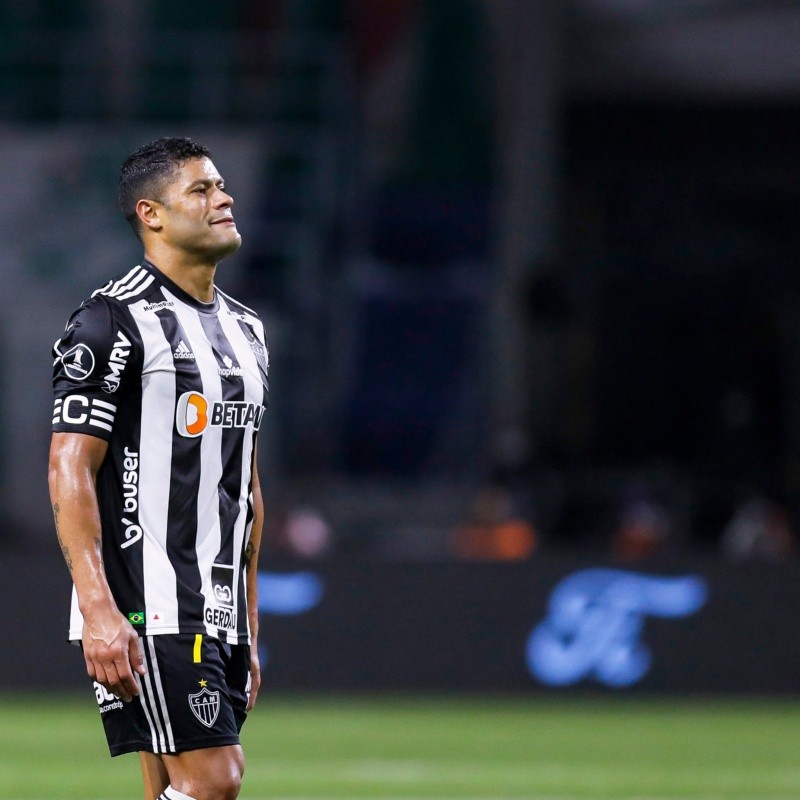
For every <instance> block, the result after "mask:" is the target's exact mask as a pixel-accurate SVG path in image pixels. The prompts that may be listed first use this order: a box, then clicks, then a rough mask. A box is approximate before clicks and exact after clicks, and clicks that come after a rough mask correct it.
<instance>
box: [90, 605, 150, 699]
mask: <svg viewBox="0 0 800 800" xmlns="http://www.w3.org/2000/svg"><path fill="white" fill-rule="evenodd" d="M83 657H84V660H85V661H86V671H87V672H88V673H89V675H90V677H91V678H92V679H93V680H95V681H97V682H98V683H99V684H101V685H102V686H104V687H105V688H106V689H107V690H108V691H109V692H111V693H112V694H115V695H117V697H119V698H120V699H121V700H122V701H123V702H125V703H129V702H130V701H131V700H132V699H133V698H134V697H135V696H136V695H138V694H139V683H138V681H137V678H136V676H137V675H144V674H145V672H146V671H147V669H146V667H145V665H144V658H143V657H142V651H141V644H140V640H139V636H138V635H137V633H136V631H135V630H134V629H133V626H132V625H131V624H130V622H128V620H126V619H125V617H123V616H122V614H120V613H119V611H117V610H116V609H113V610H111V609H109V610H106V611H104V612H103V613H96V614H92V615H91V616H85V617H84V621H83Z"/></svg>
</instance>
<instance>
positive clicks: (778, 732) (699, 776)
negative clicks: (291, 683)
mask: <svg viewBox="0 0 800 800" xmlns="http://www.w3.org/2000/svg"><path fill="white" fill-rule="evenodd" d="M92 701H93V698H92V696H91V695H88V694H87V696H86V697H85V698H81V699H75V698H69V699H67V700H64V699H58V698H56V697H52V696H49V695H48V696H46V697H30V698H24V699H18V698H12V697H10V696H8V695H5V696H0V719H2V725H0V798H3V800H33V799H34V798H35V799H36V800H100V799H102V800H138V798H139V797H140V789H139V775H138V762H137V760H136V757H135V756H125V757H123V758H118V759H115V760H113V761H112V760H111V759H110V758H109V757H108V756H107V754H106V750H105V742H104V739H103V736H102V732H101V729H100V723H99V720H98V719H97V712H96V710H95V708H94V707H93V702H92ZM244 739H245V748H246V752H247V772H246V775H245V785H244V789H243V791H242V795H241V797H242V798H245V799H246V800H267V799H268V798H269V800H289V799H290V798H291V800H300V798H372V799H373V800H390V799H393V798H416V799H417V800H434V798H484V800H499V799H500V798H522V797H525V798H538V800H556V798H558V800H567V798H598V799H599V798H604V799H605V798H614V799H615V800H622V799H623V798H628V799H630V800H632V799H633V798H637V800H660V798H682V800H717V798H719V799H720V800H721V799H722V798H742V800H744V799H745V798H746V799H747V800H796V799H797V798H798V797H800V701H796V700H765V701H757V700H753V701H710V700H683V701H680V702H677V701H654V700H638V701H637V700H630V699H628V700H614V701H612V700H598V699H592V698H584V699H580V700H569V701H564V702H555V701H552V700H550V701H542V700H535V699H529V698H503V699H494V698H452V699H436V698H432V697H431V698H420V697H404V696H398V697H388V698H385V697H381V698H374V699H367V698H322V699H319V698H311V699H309V698H286V697H281V698H278V699H269V698H266V697H264V698H263V702H261V703H260V707H259V708H258V709H257V710H256V712H255V713H254V714H253V716H252V717H251V719H250V720H249V721H248V723H247V726H246V728H245V735H244Z"/></svg>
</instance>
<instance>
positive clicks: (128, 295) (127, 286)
mask: <svg viewBox="0 0 800 800" xmlns="http://www.w3.org/2000/svg"><path fill="white" fill-rule="evenodd" d="M154 283H156V280H155V276H154V275H153V273H152V272H151V271H150V270H148V269H146V268H145V267H144V266H142V265H141V264H137V265H136V266H135V267H133V268H131V269H129V270H127V271H126V272H123V273H120V274H119V275H117V276H115V277H113V278H111V279H110V280H108V281H106V283H105V284H103V285H102V286H101V287H100V288H99V289H95V291H94V292H92V294H91V297H90V298H89V300H87V304H88V303H91V302H92V301H95V302H97V303H106V304H109V305H130V304H132V303H134V302H136V301H137V300H141V299H142V298H144V297H147V295H148V293H149V292H150V290H152V288H153V285H154Z"/></svg>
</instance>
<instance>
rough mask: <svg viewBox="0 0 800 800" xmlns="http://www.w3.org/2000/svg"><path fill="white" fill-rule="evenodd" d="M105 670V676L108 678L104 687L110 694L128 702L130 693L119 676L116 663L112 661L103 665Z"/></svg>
mask: <svg viewBox="0 0 800 800" xmlns="http://www.w3.org/2000/svg"><path fill="white" fill-rule="evenodd" d="M104 667H105V670H106V678H107V679H108V686H107V687H106V688H107V689H108V690H109V691H110V692H111V693H112V694H115V695H117V697H119V699H120V700H122V702H123V703H128V702H130V700H131V693H130V691H129V689H128V687H127V686H126V685H125V682H124V680H123V678H122V677H120V674H119V670H118V669H117V663H116V662H112V663H110V664H105V665H104Z"/></svg>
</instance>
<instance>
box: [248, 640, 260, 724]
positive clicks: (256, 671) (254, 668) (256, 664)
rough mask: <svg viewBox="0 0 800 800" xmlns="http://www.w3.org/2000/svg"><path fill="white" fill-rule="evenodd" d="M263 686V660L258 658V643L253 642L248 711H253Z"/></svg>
mask: <svg viewBox="0 0 800 800" xmlns="http://www.w3.org/2000/svg"><path fill="white" fill-rule="evenodd" d="M260 688H261V662H260V661H259V660H258V645H257V644H256V643H255V641H254V642H253V646H252V647H251V648H250V695H249V697H248V698H247V711H252V710H253V706H254V705H255V704H256V697H258V690H259V689H260Z"/></svg>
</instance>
